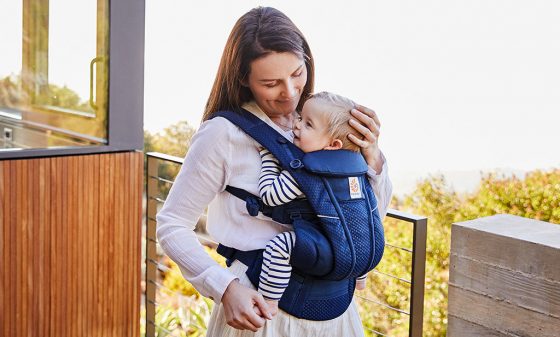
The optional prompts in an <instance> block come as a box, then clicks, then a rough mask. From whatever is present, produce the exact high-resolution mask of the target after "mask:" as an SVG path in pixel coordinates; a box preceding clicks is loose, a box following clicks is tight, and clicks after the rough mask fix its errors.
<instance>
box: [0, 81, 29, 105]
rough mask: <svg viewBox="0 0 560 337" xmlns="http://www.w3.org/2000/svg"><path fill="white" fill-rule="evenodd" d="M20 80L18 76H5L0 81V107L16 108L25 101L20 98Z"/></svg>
mask: <svg viewBox="0 0 560 337" xmlns="http://www.w3.org/2000/svg"><path fill="white" fill-rule="evenodd" d="M20 88H21V78H20V77H19V76H17V77H15V78H12V77H11V76H6V77H4V78H3V79H0V106H4V107H9V108H16V107H18V106H19V104H20V102H21V101H25V99H23V98H22V97H21V95H22V91H21V90H20Z"/></svg>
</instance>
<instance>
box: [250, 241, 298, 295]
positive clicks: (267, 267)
mask: <svg viewBox="0 0 560 337" xmlns="http://www.w3.org/2000/svg"><path fill="white" fill-rule="evenodd" d="M295 242H296V234H295V233H294V232H293V231H290V232H283V233H280V234H278V235H276V236H275V237H274V239H272V240H270V241H269V242H268V244H267V245H266V248H265V250H264V253H263V265H262V270H261V274H260V276H259V289H258V290H259V293H261V294H262V295H263V297H264V298H265V299H267V300H272V301H279V300H280V298H281V297H282V294H284V290H286V288H287V287H288V283H289V282H290V276H291V274H292V266H291V265H290V257H291V254H292V249H293V248H294V245H295Z"/></svg>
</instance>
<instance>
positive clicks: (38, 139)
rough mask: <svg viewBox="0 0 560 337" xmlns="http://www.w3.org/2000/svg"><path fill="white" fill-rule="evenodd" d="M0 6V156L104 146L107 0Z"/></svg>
mask: <svg viewBox="0 0 560 337" xmlns="http://www.w3.org/2000/svg"><path fill="white" fill-rule="evenodd" d="M0 7H1V8H0V11H1V12H2V13H4V14H5V15H3V20H2V21H1V22H0V30H1V31H3V32H4V33H3V39H4V35H5V36H6V43H5V44H4V45H3V48H2V50H3V51H2V53H0V131H1V134H0V151H1V152H5V151H17V150H25V149H41V148H64V147H75V146H94V145H103V144H108V128H107V124H108V80H109V71H108V65H109V62H108V61H109V54H108V50H109V2H108V0H83V1H71V0H22V1H7V2H3V3H2V5H1V6H0Z"/></svg>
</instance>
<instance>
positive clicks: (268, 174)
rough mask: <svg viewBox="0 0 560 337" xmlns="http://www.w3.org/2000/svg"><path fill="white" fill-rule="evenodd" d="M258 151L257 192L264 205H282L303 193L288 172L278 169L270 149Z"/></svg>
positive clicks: (278, 165) (276, 161)
mask: <svg viewBox="0 0 560 337" xmlns="http://www.w3.org/2000/svg"><path fill="white" fill-rule="evenodd" d="M259 152H260V155H261V163H262V166H261V174H260V176H259V194H260V197H261V199H262V200H263V202H264V203H265V205H268V206H278V205H282V204H285V203H288V202H290V201H292V200H294V199H296V198H297V197H298V196H300V195H302V194H303V193H302V192H301V190H300V189H299V186H298V184H297V183H296V181H295V179H294V178H293V177H292V175H291V174H290V172H288V171H283V170H281V169H280V164H279V163H278V159H276V158H275V157H274V156H273V155H272V153H270V151H268V150H267V149H261V150H260V151H259Z"/></svg>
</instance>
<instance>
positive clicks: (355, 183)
mask: <svg viewBox="0 0 560 337" xmlns="http://www.w3.org/2000/svg"><path fill="white" fill-rule="evenodd" d="M348 185H349V186H350V199H358V198H361V197H362V188H361V187H360V180H359V179H358V177H349V178H348Z"/></svg>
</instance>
